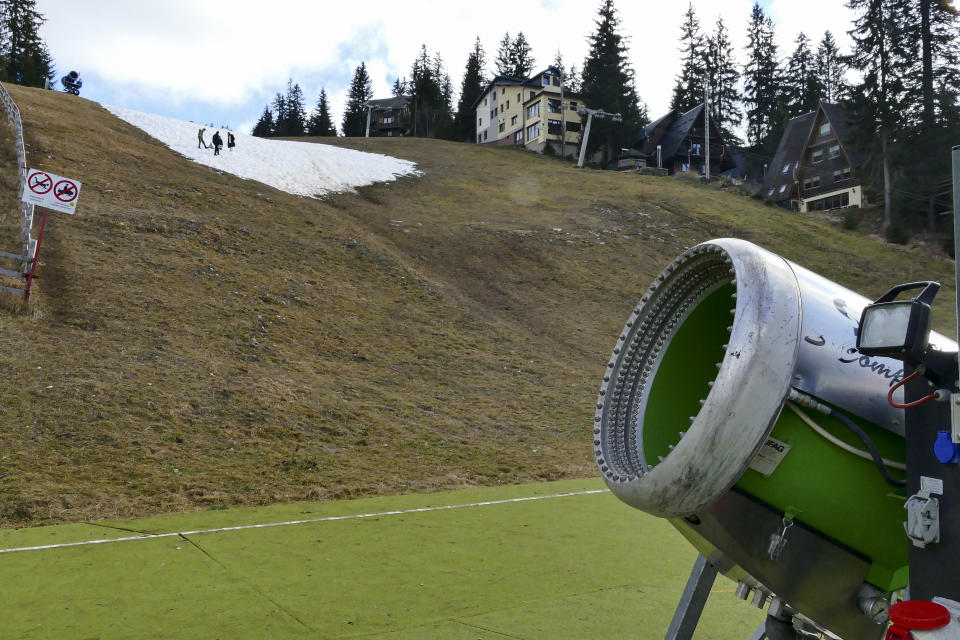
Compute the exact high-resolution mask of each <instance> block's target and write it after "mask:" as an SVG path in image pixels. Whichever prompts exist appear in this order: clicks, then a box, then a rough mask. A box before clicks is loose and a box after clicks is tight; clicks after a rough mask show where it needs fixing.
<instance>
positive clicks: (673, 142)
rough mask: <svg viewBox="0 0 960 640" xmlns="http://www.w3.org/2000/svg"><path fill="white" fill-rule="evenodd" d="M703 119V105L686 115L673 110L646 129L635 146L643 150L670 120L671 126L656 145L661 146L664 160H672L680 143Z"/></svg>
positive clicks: (655, 142) (655, 141)
mask: <svg viewBox="0 0 960 640" xmlns="http://www.w3.org/2000/svg"><path fill="white" fill-rule="evenodd" d="M702 117H703V104H702V103H701V104H699V105H697V106H695V107H694V108H693V109H690V111H687V112H686V113H683V114H681V113H679V112H678V111H677V110H676V109H673V110H671V111H670V112H669V113H667V114H666V115H665V116H662V117H660V118H657V119H656V120H654V121H653V122H651V123H650V124H648V125H647V126H646V127H644V129H643V131H642V132H641V134H640V136H641V137H640V139H639V140H637V142H636V143H635V144H634V146H635V147H637V148H643V143H644V141H645V140H646V138H647V137H648V136H651V135H654V134H655V133H656V131H657V129H659V128H662V125H663V124H664V123H666V122H669V121H670V120H673V122H670V124H669V125H668V126H667V128H666V130H665V131H664V132H663V135H662V136H661V138H660V139H659V140H654V141H653V143H654V144H658V145H660V153H661V154H662V156H663V157H664V158H672V157H674V156H675V155H677V151H678V150H679V149H680V143H681V142H683V139H684V138H686V137H687V135H689V133H690V128H691V127H693V125H694V124H695V123H696V121H697V118H702Z"/></svg>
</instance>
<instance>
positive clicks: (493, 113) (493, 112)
mask: <svg viewBox="0 0 960 640" xmlns="http://www.w3.org/2000/svg"><path fill="white" fill-rule="evenodd" d="M496 117H497V110H496V109H490V119H491V120H493V119H494V118H496Z"/></svg>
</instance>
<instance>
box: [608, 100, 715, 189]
mask: <svg viewBox="0 0 960 640" xmlns="http://www.w3.org/2000/svg"><path fill="white" fill-rule="evenodd" d="M704 130H705V128H704V114H703V104H700V105H698V106H696V107H694V108H693V109H691V110H690V111H687V112H686V113H680V112H679V111H677V110H676V109H674V110H671V111H670V112H669V113H668V114H666V115H665V116H663V117H661V118H658V119H657V120H654V121H653V122H651V123H650V124H648V125H647V126H646V127H644V129H643V131H641V132H640V136H639V138H638V139H637V141H636V142H635V143H634V145H633V147H634V148H633V150H628V151H627V152H626V153H622V154H621V155H620V157H619V158H618V160H617V165H618V168H635V167H641V165H642V166H645V167H663V168H665V169H667V170H668V171H669V172H670V173H671V174H672V173H676V172H677V171H697V172H699V173H705V166H706V154H707V144H706V137H705V136H704ZM733 167H734V162H733V159H732V157H731V155H730V152H729V149H728V148H727V145H726V143H725V142H724V140H723V135H722V134H721V133H720V130H719V129H718V128H717V125H716V123H715V122H714V121H713V118H710V173H711V174H712V175H717V174H719V173H721V172H723V171H727V170H728V169H732V168H733Z"/></svg>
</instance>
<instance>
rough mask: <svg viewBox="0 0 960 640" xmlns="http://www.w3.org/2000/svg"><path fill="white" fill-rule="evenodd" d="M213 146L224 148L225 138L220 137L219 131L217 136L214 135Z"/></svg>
mask: <svg viewBox="0 0 960 640" xmlns="http://www.w3.org/2000/svg"><path fill="white" fill-rule="evenodd" d="M213 146H215V147H222V146H223V138H221V137H220V132H219V131H217V132H216V133H215V134H213Z"/></svg>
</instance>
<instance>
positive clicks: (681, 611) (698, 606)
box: [664, 554, 717, 640]
mask: <svg viewBox="0 0 960 640" xmlns="http://www.w3.org/2000/svg"><path fill="white" fill-rule="evenodd" d="M716 578H717V568H716V567H715V566H713V565H712V564H710V563H709V562H708V561H707V559H706V558H705V557H704V556H703V554H700V555H698V556H697V560H696V562H694V563H693V570H692V571H691V572H690V577H689V578H688V579H687V586H686V587H684V588H683V595H681V596H680V602H679V603H678V604H677V610H676V611H674V613H673V620H671V621H670V626H669V627H668V628H667V635H666V637H665V638H664V640H690V639H691V638H693V632H694V631H696V629H697V623H698V622H699V621H700V614H701V613H703V607H704V605H706V604H707V596H709V595H710V589H711V588H712V587H713V581H714V580H716Z"/></svg>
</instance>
